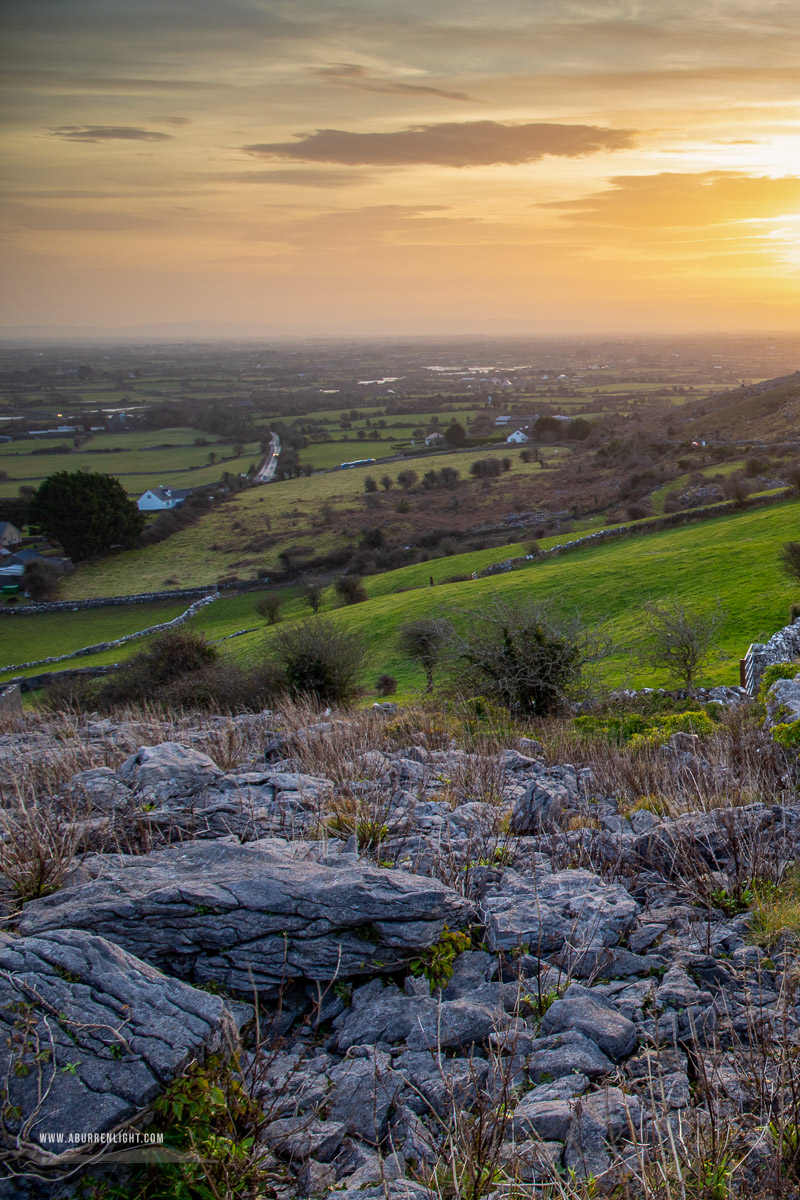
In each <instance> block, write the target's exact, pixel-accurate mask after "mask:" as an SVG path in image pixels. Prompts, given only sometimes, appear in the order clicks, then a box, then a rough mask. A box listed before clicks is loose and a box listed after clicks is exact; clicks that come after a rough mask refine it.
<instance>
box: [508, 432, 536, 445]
mask: <svg viewBox="0 0 800 1200" xmlns="http://www.w3.org/2000/svg"><path fill="white" fill-rule="evenodd" d="M506 441H507V442H513V443H515V444H516V445H517V446H521V445H523V443H524V442H529V441H530V438H529V437H528V435H527V433H524V432H523V431H522V430H521V429H515V430H514V432H513V433H510V434H509V435H508V437H507V438H506Z"/></svg>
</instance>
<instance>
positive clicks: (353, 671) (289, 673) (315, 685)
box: [272, 617, 365, 704]
mask: <svg viewBox="0 0 800 1200" xmlns="http://www.w3.org/2000/svg"><path fill="white" fill-rule="evenodd" d="M272 657H273V660H274V661H275V662H276V663H277V664H278V665H279V666H280V667H281V669H282V671H283V673H284V675H285V678H286V683H287V685H288V688H289V691H290V692H292V693H294V694H295V695H300V696H312V697H314V698H315V699H317V700H321V701H324V702H325V703H328V704H329V703H334V704H337V703H338V704H342V703H346V702H347V701H348V700H352V699H353V697H354V696H355V695H356V694H357V693H358V676H359V673H360V671H361V668H362V666H363V664H364V659H365V649H364V645H363V643H362V642H361V639H360V638H359V637H358V635H357V634H355V633H352V632H349V631H347V630H345V629H340V628H339V626H338V625H335V624H334V622H333V621H331V620H330V618H328V617H309V618H308V619H307V620H305V621H300V622H293V623H292V624H291V625H289V626H284V627H282V629H281V630H280V631H279V632H278V633H277V634H276V635H275V637H274V639H273V643H272Z"/></svg>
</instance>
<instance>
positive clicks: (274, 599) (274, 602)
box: [254, 592, 283, 625]
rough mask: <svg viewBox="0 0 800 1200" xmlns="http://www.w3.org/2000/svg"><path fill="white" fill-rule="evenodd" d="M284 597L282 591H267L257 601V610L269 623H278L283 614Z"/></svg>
mask: <svg viewBox="0 0 800 1200" xmlns="http://www.w3.org/2000/svg"><path fill="white" fill-rule="evenodd" d="M282 603H283V597H282V595H281V594H280V592H265V593H264V595H263V596H261V597H259V599H258V600H256V603H255V606H254V607H255V610H256V612H257V613H258V615H259V616H260V617H263V618H264V619H265V621H266V622H267V624H268V625H277V624H278V621H280V619H281V616H280V613H281V605H282Z"/></svg>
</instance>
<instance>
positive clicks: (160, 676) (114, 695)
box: [96, 629, 218, 708]
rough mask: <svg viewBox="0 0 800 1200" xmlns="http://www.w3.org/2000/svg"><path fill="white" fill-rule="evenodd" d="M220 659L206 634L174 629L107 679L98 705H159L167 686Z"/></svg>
mask: <svg viewBox="0 0 800 1200" xmlns="http://www.w3.org/2000/svg"><path fill="white" fill-rule="evenodd" d="M217 656H218V651H217V650H216V648H215V647H214V646H212V645H210V644H209V642H208V641H207V640H206V637H205V634H203V633H197V632H195V631H194V630H190V629H171V630H169V631H168V632H167V633H162V635H161V636H160V637H158V638H156V640H155V641H154V642H153V643H152V644H151V645H150V646H149V647H148V648H147V649H146V650H142V651H140V652H139V653H138V654H134V656H133V657H132V658H130V659H129V660H128V661H127V662H126V663H125V664H124V666H122V667H120V669H119V670H118V671H115V672H114V673H113V674H112V675H108V676H106V677H105V678H104V679H103V681H102V683H101V684H100V686H99V688H98V690H97V693H96V701H97V704H98V706H99V707H101V708H108V707H112V706H113V705H115V704H127V703H129V702H134V703H136V702H140V703H141V702H144V701H152V700H154V701H158V700H159V699H160V698H161V695H160V693H161V691H162V689H163V688H164V687H165V685H167V684H170V683H172V682H173V681H174V680H176V679H178V678H179V677H180V676H182V675H187V674H189V673H190V672H192V671H199V670H200V669H201V668H203V667H206V666H208V664H209V663H213V662H215V661H216V659H217Z"/></svg>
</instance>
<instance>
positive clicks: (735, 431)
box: [682, 371, 800, 442]
mask: <svg viewBox="0 0 800 1200" xmlns="http://www.w3.org/2000/svg"><path fill="white" fill-rule="evenodd" d="M682 429H683V430H685V432H686V433H687V434H689V435H690V436H692V437H702V438H708V439H710V440H712V441H726V442H727V441H749V440H752V441H781V440H783V441H796V440H798V438H800V371H795V372H794V374H792V375H781V376H780V377H779V378H777V379H765V380H764V381H763V382H762V383H754V384H751V385H750V386H749V387H739V388H735V389H734V390H733V391H728V392H717V393H716V394H715V395H713V396H708V397H707V398H706V399H705V400H703V401H701V402H700V403H699V404H697V405H695V406H693V407H691V408H689V407H688V406H687V410H686V412H685V416H684V420H683V423H682Z"/></svg>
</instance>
